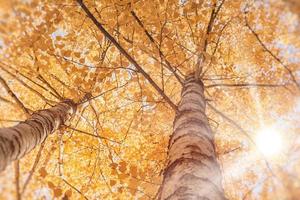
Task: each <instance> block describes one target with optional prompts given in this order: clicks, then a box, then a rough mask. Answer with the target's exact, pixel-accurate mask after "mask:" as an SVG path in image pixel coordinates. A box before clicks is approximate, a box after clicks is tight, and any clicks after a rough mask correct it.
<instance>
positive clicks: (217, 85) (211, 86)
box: [205, 83, 286, 88]
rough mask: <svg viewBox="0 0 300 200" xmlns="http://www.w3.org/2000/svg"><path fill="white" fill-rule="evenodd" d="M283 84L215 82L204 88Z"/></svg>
mask: <svg viewBox="0 0 300 200" xmlns="http://www.w3.org/2000/svg"><path fill="white" fill-rule="evenodd" d="M285 86H286V85H285V84H259V83H237V84H227V83H216V84H212V85H207V86H205V88H213V87H285Z"/></svg>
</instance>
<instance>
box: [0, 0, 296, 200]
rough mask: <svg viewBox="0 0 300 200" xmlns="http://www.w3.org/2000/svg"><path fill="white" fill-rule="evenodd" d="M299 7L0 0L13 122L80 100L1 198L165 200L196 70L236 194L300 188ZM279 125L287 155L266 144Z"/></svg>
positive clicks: (4, 184) (1, 178) (266, 195)
mask: <svg viewBox="0 0 300 200" xmlns="http://www.w3.org/2000/svg"><path fill="white" fill-rule="evenodd" d="M80 2H81V3H80ZM299 8H300V3H298V1H296V0H264V1H256V0H234V1H231V0H179V1H178V0H176V1H175V0H151V1H147V0H101V1H100V0H97V1H94V0H93V1H92V0H83V1H79V0H78V1H76V0H55V1H54V0H43V1H38V0H28V1H22V0H14V1H9V0H0V85H1V86H0V113H1V115H0V126H1V127H12V126H15V125H16V124H18V123H19V122H20V121H24V120H26V119H28V118H30V116H32V114H33V113H36V111H38V110H42V109H49V108H51V107H53V106H55V105H57V104H58V103H59V102H63V101H65V100H66V99H71V100H72V101H74V102H75V103H76V106H77V110H76V113H75V114H74V116H73V117H72V118H71V120H70V121H68V122H67V123H65V124H64V125H61V126H60V128H59V129H58V130H57V131H56V132H55V133H54V134H51V135H49V136H48V137H47V138H46V139H45V141H44V142H43V143H42V144H41V145H38V146H37V147H36V148H35V149H33V150H32V151H31V152H30V153H29V154H28V155H26V156H25V157H24V158H22V159H21V160H19V161H15V162H14V163H13V164H11V165H9V166H8V167H6V169H5V171H2V172H0V199H18V200H20V199H64V200H66V199H156V198H158V196H159V191H160V188H161V184H162V182H163V176H164V174H165V173H164V169H165V167H166V165H167V162H166V160H167V153H168V145H169V139H170V136H171V134H172V132H173V121H174V119H175V116H176V113H177V106H178V103H179V102H180V100H181V91H182V88H183V85H184V80H185V79H186V77H187V76H188V75H190V74H191V73H193V74H196V77H197V78H198V79H199V80H201V81H202V82H203V84H204V85H203V86H204V95H205V101H206V116H207V119H208V123H209V125H210V127H211V129H212V133H213V134H214V143H215V149H214V151H215V155H214V156H215V157H216V159H217V160H218V164H219V165H220V171H221V173H222V185H223V189H224V193H225V196H226V198H227V199H230V200H238V199H245V200H247V199H248V200H250V199H259V200H269V199H280V200H281V199H282V200H284V199H286V200H297V199H299V196H300V188H299V184H300V179H299V178H300V168H299V166H300V152H299V151H300V140H299V136H298V134H299V130H300V129H299V128H300V126H299V125H300V118H299V114H300V98H299V91H300V71H299V70H300V68H299V66H300V37H299V36H300V15H299V10H300V9H299ZM270 127H272V128H273V129H275V130H276V131H278V132H279V134H280V135H281V138H282V148H281V150H280V152H279V153H277V154H276V155H273V156H267V155H265V154H264V153H263V152H262V151H261V150H260V149H259V147H258V145H257V142H256V141H255V138H256V134H257V133H258V132H259V130H261V129H268V128H270ZM269 139H270V141H271V140H272V135H271V136H270V137H269ZM265 142H266V144H267V143H268V142H269V141H265Z"/></svg>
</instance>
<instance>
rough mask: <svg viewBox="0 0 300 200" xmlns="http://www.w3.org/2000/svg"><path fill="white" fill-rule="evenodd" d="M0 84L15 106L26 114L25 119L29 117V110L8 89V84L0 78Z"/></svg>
mask: <svg viewBox="0 0 300 200" xmlns="http://www.w3.org/2000/svg"><path fill="white" fill-rule="evenodd" d="M0 83H1V85H2V86H3V87H4V88H5V90H6V91H7V93H8V94H9V95H10V96H11V97H12V98H13V99H14V100H15V102H16V103H17V105H18V106H19V107H20V108H21V109H22V110H23V111H24V113H25V114H26V117H29V116H30V112H29V109H28V108H26V107H25V106H24V104H23V103H22V102H21V101H20V99H19V98H18V97H17V96H16V95H15V93H14V92H13V91H12V90H11V89H10V87H9V86H8V84H7V83H6V82H5V80H4V79H3V78H2V77H1V76H0Z"/></svg>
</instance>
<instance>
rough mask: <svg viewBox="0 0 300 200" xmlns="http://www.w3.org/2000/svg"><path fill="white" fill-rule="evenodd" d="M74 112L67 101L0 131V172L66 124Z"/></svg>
mask: <svg viewBox="0 0 300 200" xmlns="http://www.w3.org/2000/svg"><path fill="white" fill-rule="evenodd" d="M75 111H76V105H75V104H74V103H73V102H72V101H71V100H67V101H64V102H61V103H59V104H57V105H56V106H54V107H52V108H49V109H45V110H40V111H37V112H35V113H33V114H32V116H31V117H30V118H29V119H27V120H25V121H24V122H20V123H19V124H18V125H16V126H13V127H9V128H1V129H0V171H2V170H4V169H5V167H6V166H7V165H8V164H9V163H10V162H11V161H13V160H17V159H20V158H21V157H23V156H24V155H25V154H27V153H28V152H29V151H31V150H32V149H33V148H35V147H36V146H37V145H38V144H41V143H42V142H43V141H44V140H45V139H46V137H47V136H48V135H49V134H51V133H53V132H54V131H55V130H57V129H58V128H59V127H60V126H61V125H63V124H64V123H65V122H67V121H68V120H69V119H70V118H71V117H72V115H73V114H74V113H75Z"/></svg>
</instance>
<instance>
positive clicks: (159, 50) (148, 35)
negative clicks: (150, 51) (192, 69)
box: [130, 11, 183, 85]
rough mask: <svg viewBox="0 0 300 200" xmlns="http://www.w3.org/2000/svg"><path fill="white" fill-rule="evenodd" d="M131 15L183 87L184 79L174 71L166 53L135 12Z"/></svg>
mask: <svg viewBox="0 0 300 200" xmlns="http://www.w3.org/2000/svg"><path fill="white" fill-rule="evenodd" d="M130 13H131V15H132V16H133V17H134V18H135V20H136V21H137V23H138V24H139V25H140V27H141V28H142V29H143V30H144V32H145V34H146V35H147V37H148V39H149V40H150V41H151V42H152V43H153V44H154V46H155V48H156V49H157V50H158V52H159V55H160V56H161V57H162V58H163V60H164V61H165V63H166V65H165V66H166V67H167V68H168V69H169V70H170V71H171V72H172V73H173V74H174V75H175V77H176V78H177V80H178V81H179V83H180V84H181V85H183V80H182V78H181V77H180V76H179V75H178V74H177V73H176V69H174V67H172V66H171V64H170V62H169V61H168V60H167V58H166V56H165V55H164V53H163V52H162V51H161V49H160V48H159V47H158V45H157V44H156V42H155V40H154V38H153V37H152V36H151V34H150V33H149V32H148V31H147V29H146V28H145V26H144V24H143V23H142V21H141V20H140V19H139V17H138V16H137V15H136V13H135V12H134V11H131V12H130Z"/></svg>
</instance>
